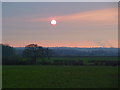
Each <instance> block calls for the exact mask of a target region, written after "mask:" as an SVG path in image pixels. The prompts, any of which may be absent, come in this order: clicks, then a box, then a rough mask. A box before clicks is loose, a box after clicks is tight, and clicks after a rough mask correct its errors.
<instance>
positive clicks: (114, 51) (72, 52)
mask: <svg viewBox="0 0 120 90" xmlns="http://www.w3.org/2000/svg"><path fill="white" fill-rule="evenodd" d="M24 49H25V48H24V47H16V48H15V50H16V52H17V54H22V52H23V50H24ZM49 49H51V50H53V52H55V55H56V56H118V48H77V47H49Z"/></svg>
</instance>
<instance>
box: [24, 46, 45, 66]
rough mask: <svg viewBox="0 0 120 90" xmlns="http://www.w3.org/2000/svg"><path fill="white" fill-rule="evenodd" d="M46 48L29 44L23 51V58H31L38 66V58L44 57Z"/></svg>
mask: <svg viewBox="0 0 120 90" xmlns="http://www.w3.org/2000/svg"><path fill="white" fill-rule="evenodd" d="M44 54H45V53H44V48H43V47H42V46H38V45H37V44H29V45H27V46H25V50H24V51H23V56H24V57H28V58H31V59H32V60H33V62H34V64H36V62H37V58H38V57H44V56H45V55H44Z"/></svg>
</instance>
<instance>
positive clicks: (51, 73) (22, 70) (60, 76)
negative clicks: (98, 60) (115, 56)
mask: <svg viewBox="0 0 120 90" xmlns="http://www.w3.org/2000/svg"><path fill="white" fill-rule="evenodd" d="M117 76H118V68H117V67H108V66H107V67H101V66H3V88H116V87H117V85H118V82H117V81H118V77H117Z"/></svg>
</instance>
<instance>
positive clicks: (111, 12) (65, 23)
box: [2, 2, 118, 47]
mask: <svg viewBox="0 0 120 90" xmlns="http://www.w3.org/2000/svg"><path fill="white" fill-rule="evenodd" d="M2 9H3V12H2V18H3V21H2V23H3V27H2V28H3V43H5V44H10V45H11V46H14V47H24V46H25V45H27V44H31V43H35V44H38V45H40V46H45V47H118V23H117V20H118V3H117V2H96V3H95V2H79V3H78V2H76V3H73V2H71V3H70V2H61V3H60V2H59V3H53V2H49V3H48V2H45V3H43V2H37V3H36V2H31V3H29V2H10V3H9V2H3V4H2ZM51 19H55V20H56V21H57V24H56V25H55V26H53V25H51V24H50V21H51Z"/></svg>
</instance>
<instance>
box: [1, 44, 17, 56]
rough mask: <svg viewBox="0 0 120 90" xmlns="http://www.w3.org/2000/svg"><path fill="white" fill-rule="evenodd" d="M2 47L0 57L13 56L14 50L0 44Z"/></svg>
mask: <svg viewBox="0 0 120 90" xmlns="http://www.w3.org/2000/svg"><path fill="white" fill-rule="evenodd" d="M0 45H1V46H2V57H9V56H12V55H14V54H15V49H14V48H13V47H11V46H9V45H8V44H0Z"/></svg>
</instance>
